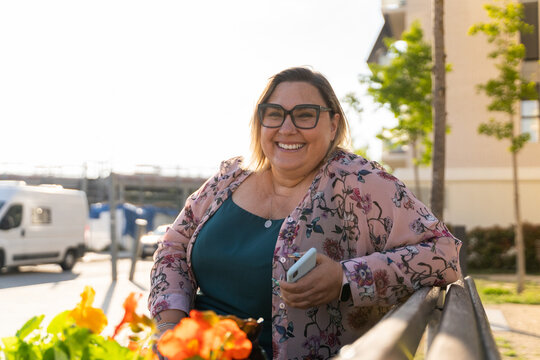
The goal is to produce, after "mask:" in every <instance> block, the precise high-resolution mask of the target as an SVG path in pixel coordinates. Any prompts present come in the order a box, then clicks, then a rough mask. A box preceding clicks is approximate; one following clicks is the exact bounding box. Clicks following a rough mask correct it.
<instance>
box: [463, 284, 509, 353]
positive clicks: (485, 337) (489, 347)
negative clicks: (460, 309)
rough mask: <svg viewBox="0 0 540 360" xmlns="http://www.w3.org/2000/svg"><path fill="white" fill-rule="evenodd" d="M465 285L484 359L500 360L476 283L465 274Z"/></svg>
mask: <svg viewBox="0 0 540 360" xmlns="http://www.w3.org/2000/svg"><path fill="white" fill-rule="evenodd" d="M465 286H466V288H467V290H468V292H469V296H470V297H471V301H472V304H473V307H474V315H475V316H476V322H477V324H478V331H479V332H480V339H481V340H482V341H481V343H482V347H483V349H484V354H485V359H487V360H500V359H501V354H499V350H498V348H497V344H496V343H495V339H494V338H493V333H492V332H491V326H490V325H489V321H488V318H487V315H486V311H485V310H484V307H483V306H482V301H481V300H480V296H478V291H476V285H475V284H474V280H473V278H471V277H470V276H467V277H466V278H465Z"/></svg>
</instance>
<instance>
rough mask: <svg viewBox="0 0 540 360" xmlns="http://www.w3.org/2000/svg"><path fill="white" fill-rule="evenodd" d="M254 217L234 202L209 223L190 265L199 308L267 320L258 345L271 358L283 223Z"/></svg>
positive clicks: (229, 201) (217, 213)
mask: <svg viewBox="0 0 540 360" xmlns="http://www.w3.org/2000/svg"><path fill="white" fill-rule="evenodd" d="M266 221H267V219H265V218H262V217H259V216H257V215H254V214H252V213H250V212H248V211H246V210H244V209H242V208H241V207H239V206H238V205H236V204H235V203H234V202H233V200H232V197H229V198H228V199H227V200H225V202H224V203H223V204H222V205H221V207H220V208H219V209H218V210H217V211H216V213H215V214H214V215H213V216H212V217H211V218H210V219H209V220H208V221H207V222H206V223H205V224H204V226H203V227H202V229H201V231H200V232H199V235H198V236H197V240H196V241H195V244H194V245H193V251H192V255H191V263H192V267H193V272H194V274H195V278H196V279H197V283H198V285H199V292H198V293H197V296H196V298H195V309H197V310H213V311H215V312H216V313H218V314H222V315H226V314H232V315H236V316H238V317H240V318H249V317H251V318H255V319H258V318H260V317H262V318H263V319H264V323H263V331H262V333H261V335H260V337H259V343H260V345H261V346H262V347H263V349H264V350H265V351H266V353H267V355H268V358H272V318H271V317H272V259H273V256H274V249H275V246H276V240H277V237H278V234H279V229H280V228H281V224H282V223H283V219H280V220H273V221H272V225H271V226H270V227H269V228H266V227H265V222H266Z"/></svg>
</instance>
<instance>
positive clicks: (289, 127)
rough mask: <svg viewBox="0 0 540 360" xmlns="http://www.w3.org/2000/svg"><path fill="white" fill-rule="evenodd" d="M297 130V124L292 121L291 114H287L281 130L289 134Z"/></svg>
mask: <svg viewBox="0 0 540 360" xmlns="http://www.w3.org/2000/svg"><path fill="white" fill-rule="evenodd" d="M296 131H297V129H296V126H294V124H293V122H292V118H291V115H290V114H287V115H286V116H285V121H283V124H281V127H280V128H279V132H280V133H283V134H288V133H294V132H296Z"/></svg>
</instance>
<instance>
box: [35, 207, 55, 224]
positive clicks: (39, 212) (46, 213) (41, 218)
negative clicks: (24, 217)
mask: <svg viewBox="0 0 540 360" xmlns="http://www.w3.org/2000/svg"><path fill="white" fill-rule="evenodd" d="M51 220H52V219H51V209H50V208H46V207H37V208H33V209H32V224H50V223H51Z"/></svg>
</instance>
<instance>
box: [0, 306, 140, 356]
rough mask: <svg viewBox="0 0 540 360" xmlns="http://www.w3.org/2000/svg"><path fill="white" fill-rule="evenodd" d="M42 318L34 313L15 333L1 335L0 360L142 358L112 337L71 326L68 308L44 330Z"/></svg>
mask: <svg viewBox="0 0 540 360" xmlns="http://www.w3.org/2000/svg"><path fill="white" fill-rule="evenodd" d="M43 318H44V315H41V316H34V317H33V318H31V319H30V320H28V321H27V322H26V323H25V324H24V325H23V326H22V327H21V329H20V330H19V331H17V333H16V335H15V336H11V337H5V338H3V339H2V342H1V344H0V359H6V360H68V359H69V360H71V359H85V360H91V359H118V360H142V359H143V357H142V356H140V355H138V354H136V353H134V352H132V351H130V350H129V349H128V348H126V347H123V346H121V345H120V344H119V343H118V342H116V341H115V340H112V339H110V338H105V337H103V336H101V335H99V334H94V333H92V332H91V331H90V330H89V329H86V328H81V327H77V326H75V323H74V320H73V318H71V317H70V316H69V311H64V312H62V313H60V314H58V315H57V316H56V317H55V318H54V319H53V320H52V321H51V322H50V324H49V326H48V327H47V329H46V330H43V328H42V326H41V323H42V322H43ZM2 355H3V357H2Z"/></svg>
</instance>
